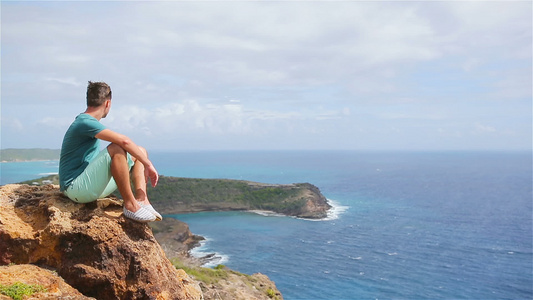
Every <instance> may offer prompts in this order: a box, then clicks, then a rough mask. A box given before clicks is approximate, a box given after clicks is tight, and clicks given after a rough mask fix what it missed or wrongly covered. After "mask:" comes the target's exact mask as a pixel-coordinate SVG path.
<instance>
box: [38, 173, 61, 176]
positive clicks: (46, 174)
mask: <svg viewBox="0 0 533 300" xmlns="http://www.w3.org/2000/svg"><path fill="white" fill-rule="evenodd" d="M57 174H58V173H57V172H50V173H39V176H48V175H57Z"/></svg>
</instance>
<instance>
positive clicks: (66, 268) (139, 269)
mask: <svg viewBox="0 0 533 300" xmlns="http://www.w3.org/2000/svg"><path fill="white" fill-rule="evenodd" d="M166 219H168V220H166V221H165V222H160V223H159V224H158V223H154V229H152V228H150V226H148V225H147V224H141V223H137V222H134V221H132V220H129V219H126V218H125V217H124V216H123V214H122V203H121V200H119V199H117V198H105V199H99V200H98V201H96V202H92V203H88V204H77V203H74V202H72V201H70V200H69V199H67V198H66V197H64V196H63V195H62V193H61V192H59V188H58V186H54V185H46V186H30V185H5V186H1V187H0V241H1V243H0V284H1V285H9V284H13V283H15V282H23V283H25V284H33V283H34V282H40V283H41V285H43V287H44V290H43V291H41V292H38V293H36V294H35V295H34V296H33V297H30V298H25V299H44V298H46V299H57V298H61V299H67V298H68V299H95V298H96V299H180V300H189V299H191V300H192V299H195V300H196V299H242V300H245V299H265V300H266V299H283V297H282V295H281V293H280V292H279V291H278V290H277V288H276V286H275V284H274V283H273V282H272V281H270V280H269V279H268V277H266V276H265V275H262V274H253V275H245V274H241V273H238V272H235V271H232V270H229V269H227V268H225V267H223V266H222V267H220V268H215V269H206V268H198V267H196V266H195V265H198V264H199V263H201V262H200V261H194V258H190V256H188V250H189V249H190V247H193V246H194V245H196V243H198V241H199V240H201V238H200V237H198V236H195V235H193V234H192V233H191V232H190V230H189V228H188V226H187V224H185V223H183V222H180V221H178V220H171V218H166ZM154 233H155V235H157V236H158V237H159V238H160V239H161V240H163V241H165V242H162V243H161V242H159V240H158V239H157V238H156V237H155V236H154ZM169 241H173V243H170V242H169ZM167 252H168V253H169V254H168V255H167V254H166V253H167ZM175 254H177V255H178V256H177V257H178V259H180V260H182V261H180V264H179V268H178V266H177V265H176V264H175V263H174V262H173V263H171V261H170V260H169V259H168V258H167V257H173V256H174V255H175ZM184 258H185V259H184ZM186 259H189V261H187V260H186ZM184 261H185V263H184ZM35 268H38V269H39V272H37V271H35ZM40 270H43V271H42V272H41V271H40ZM185 270H186V271H185ZM35 274H38V275H35ZM36 276H37V277H36ZM3 297H4V296H1V295H0V299H2V298H3Z"/></svg>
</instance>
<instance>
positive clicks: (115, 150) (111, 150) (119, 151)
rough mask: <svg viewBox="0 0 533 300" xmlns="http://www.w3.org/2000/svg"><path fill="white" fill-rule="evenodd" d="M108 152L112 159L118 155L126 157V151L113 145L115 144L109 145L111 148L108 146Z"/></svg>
mask: <svg viewBox="0 0 533 300" xmlns="http://www.w3.org/2000/svg"><path fill="white" fill-rule="evenodd" d="M107 152H109V155H110V156H111V157H114V156H115V155H117V154H120V155H126V150H124V149H123V148H122V147H120V146H119V145H117V144H113V143H111V144H109V146H107Z"/></svg>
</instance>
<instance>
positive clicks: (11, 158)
mask: <svg viewBox="0 0 533 300" xmlns="http://www.w3.org/2000/svg"><path fill="white" fill-rule="evenodd" d="M60 153H61V150H60V149H43V148H32V149H13V148H9V149H1V150H0V161H1V162H22V161H39V160H58V159H59V155H60Z"/></svg>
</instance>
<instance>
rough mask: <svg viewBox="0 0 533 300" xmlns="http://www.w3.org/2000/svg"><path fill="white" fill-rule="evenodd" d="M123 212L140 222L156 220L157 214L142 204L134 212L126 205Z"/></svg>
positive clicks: (127, 216)
mask: <svg viewBox="0 0 533 300" xmlns="http://www.w3.org/2000/svg"><path fill="white" fill-rule="evenodd" d="M123 213H124V216H125V217H126V218H128V219H132V220H134V221H137V222H140V223H148V222H152V221H155V220H156V217H155V215H153V214H152V213H151V212H149V211H148V210H147V209H145V208H144V207H142V206H141V208H139V209H138V210H137V211H136V212H132V211H130V210H128V209H126V208H125V207H124V209H123Z"/></svg>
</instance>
